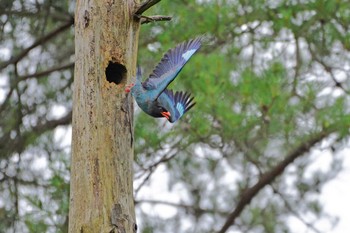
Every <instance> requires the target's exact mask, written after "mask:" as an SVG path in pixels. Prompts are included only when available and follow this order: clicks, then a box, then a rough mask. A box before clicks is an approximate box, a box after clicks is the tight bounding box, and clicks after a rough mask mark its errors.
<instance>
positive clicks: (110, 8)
mask: <svg viewBox="0 0 350 233" xmlns="http://www.w3.org/2000/svg"><path fill="white" fill-rule="evenodd" d="M137 4H139V2H138V1H134V0H126V1H122V0H104V1H98V0H90V1H82V0H78V1H77V5H76V13H75V59H76V61H75V73H74V75H75V78H74V90H73V91H74V96H73V123H72V124H73V138H72V160H71V186H70V188H71V189H70V211H69V232H70V233H76V232H84V233H87V232H92V233H95V232H126V233H129V232H135V229H136V221H135V212H134V201H133V186H132V183H133V173H132V163H133V135H132V134H133V125H132V122H133V106H132V103H133V102H132V100H131V98H129V97H128V96H127V95H126V94H125V92H124V89H125V85H126V83H127V82H131V81H129V80H131V77H132V76H134V75H135V67H136V55H137V44H138V33H139V26H140V22H137V21H134V17H133V10H134V9H135V6H136V5H137ZM109 64H117V65H116V66H115V67H114V68H115V69H114V68H113V67H112V68H113V69H112V70H110V69H108V70H107V71H106V69H107V67H108V65H109ZM116 67H117V68H116ZM111 71H112V72H111ZM107 73H108V76H109V78H108V80H107V77H106V75H107ZM116 80H117V81H116Z"/></svg>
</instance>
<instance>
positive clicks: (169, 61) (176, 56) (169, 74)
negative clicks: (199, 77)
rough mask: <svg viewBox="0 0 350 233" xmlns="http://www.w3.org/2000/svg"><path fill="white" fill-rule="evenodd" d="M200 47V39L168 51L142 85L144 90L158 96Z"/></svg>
mask: <svg viewBox="0 0 350 233" xmlns="http://www.w3.org/2000/svg"><path fill="white" fill-rule="evenodd" d="M200 47H201V38H200V37H198V38H196V39H192V40H190V41H188V42H183V43H181V44H179V45H177V46H176V47H175V48H173V49H170V50H169V51H168V52H167V53H166V54H165V55H164V56H163V58H162V60H161V61H160V62H159V64H158V65H157V66H156V68H155V69H154V70H153V72H152V74H151V75H150V76H149V78H148V79H146V80H145V81H144V82H143V83H142V85H143V87H144V88H145V89H146V90H155V91H157V92H158V93H159V94H160V93H162V92H163V90H164V89H165V88H166V87H167V86H168V85H169V84H170V83H171V82H172V81H173V80H174V79H175V78H176V76H177V75H178V73H179V72H180V71H181V69H182V68H183V66H184V65H185V64H186V63H187V61H188V60H189V59H190V58H191V57H192V55H193V54H194V53H195V52H196V51H197V50H198V49H199V48H200ZM159 94H158V95H159Z"/></svg>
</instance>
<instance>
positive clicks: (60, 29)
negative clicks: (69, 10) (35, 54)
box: [0, 19, 74, 70]
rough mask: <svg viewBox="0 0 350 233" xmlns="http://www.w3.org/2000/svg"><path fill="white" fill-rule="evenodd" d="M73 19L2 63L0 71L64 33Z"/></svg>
mask: <svg viewBox="0 0 350 233" xmlns="http://www.w3.org/2000/svg"><path fill="white" fill-rule="evenodd" d="M73 23H74V22H73V19H72V20H70V21H68V22H67V23H65V24H63V25H61V26H60V27H59V28H57V29H55V30H54V31H52V32H50V33H48V34H47V35H45V36H43V37H41V38H39V39H38V40H36V41H35V42H34V43H33V44H32V45H31V46H29V47H28V48H26V49H24V50H22V52H21V53H20V54H18V55H17V56H14V57H12V58H11V59H10V60H8V61H6V62H3V63H2V64H0V70H1V69H3V68H5V67H7V66H8V65H10V64H15V63H17V62H18V61H20V60H21V59H22V58H24V57H25V56H26V55H27V54H28V53H29V52H30V50H32V49H34V48H35V47H37V46H39V45H41V44H43V43H45V42H47V41H49V40H50V39H52V38H54V37H55V36H56V35H57V34H59V33H61V32H63V31H65V30H66V29H68V28H69V27H70V26H72V25H73Z"/></svg>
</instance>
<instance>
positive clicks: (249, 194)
mask: <svg viewBox="0 0 350 233" xmlns="http://www.w3.org/2000/svg"><path fill="white" fill-rule="evenodd" d="M334 131H335V129H334V128H327V129H325V130H323V131H322V132H320V133H318V134H316V135H313V136H312V137H311V138H309V139H308V140H305V141H304V142H303V143H301V144H300V145H299V146H298V147H297V148H295V150H293V151H291V152H290V153H289V154H288V155H287V156H286V157H285V159H284V160H282V161H281V162H280V163H279V164H277V165H276V166H275V167H273V168H272V169H271V170H270V171H269V172H266V173H264V174H263V175H262V176H261V177H260V179H259V180H258V182H257V183H256V184H255V185H253V186H252V187H250V188H248V189H246V190H245V191H243V193H242V195H241V198H240V200H239V201H238V203H237V206H236V208H235V209H234V210H233V212H231V214H230V215H229V216H228V218H227V219H226V222H225V224H224V225H223V226H222V228H221V229H220V230H219V231H218V233H225V232H226V231H227V230H228V229H229V228H230V227H231V226H232V225H233V224H234V223H235V220H236V219H237V217H239V215H240V214H241V212H242V211H243V210H244V208H245V207H246V206H247V205H248V204H249V203H250V202H251V200H252V199H253V198H254V197H255V196H256V195H257V194H258V193H259V191H260V190H262V189H263V188H264V187H265V186H266V185H268V184H270V183H272V182H273V181H274V180H275V178H276V177H277V176H279V175H281V174H282V173H283V171H284V170H285V169H286V167H287V166H288V165H289V164H291V163H293V162H294V160H295V159H297V158H298V157H300V156H302V155H303V154H304V153H306V152H308V151H309V150H310V149H311V148H312V147H313V146H314V145H315V144H316V143H318V142H320V141H322V140H323V139H324V138H326V137H327V136H328V135H329V134H331V133H333V132H334Z"/></svg>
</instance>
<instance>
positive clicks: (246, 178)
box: [0, 0, 350, 233]
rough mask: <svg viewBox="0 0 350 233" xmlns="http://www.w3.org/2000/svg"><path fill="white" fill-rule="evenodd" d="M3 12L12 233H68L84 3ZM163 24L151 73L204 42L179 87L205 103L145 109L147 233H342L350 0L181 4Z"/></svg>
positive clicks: (22, 0) (17, 5) (4, 207)
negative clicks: (330, 197) (153, 113)
mask: <svg viewBox="0 0 350 233" xmlns="http://www.w3.org/2000/svg"><path fill="white" fill-rule="evenodd" d="M1 5H2V7H1V9H0V15H1V16H0V29H1V30H0V32H1V33H0V43H1V46H0V69H1V73H0V88H1V89H0V100H1V102H0V103H1V106H0V119H1V120H0V182H1V183H0V193H1V194H0V232H67V224H68V217H67V214H68V209H69V206H68V204H69V158H70V137H71V134H70V131H71V126H70V124H71V109H72V100H71V97H72V89H71V87H72V82H73V68H74V27H73V14H74V5H75V3H74V2H70V1H51V0H41V1H39V0H36V1H34V0H33V1H31V0H15V1H13V0H2V1H1ZM153 14H155V15H157V14H164V15H170V16H173V19H172V21H170V22H155V23H150V24H146V25H142V30H141V34H140V42H139V64H141V66H142V68H143V70H144V74H148V73H150V72H151V71H152V69H153V67H154V66H155V64H157V62H158V61H159V60H160V59H161V57H162V54H163V53H164V52H165V51H166V50H168V49H169V48H172V47H174V46H175V45H176V44H177V43H180V42H182V41H185V40H188V39H190V38H194V37H196V36H204V38H205V41H204V45H203V47H202V49H201V50H200V52H198V53H197V54H196V55H195V56H194V57H193V58H192V59H191V61H190V62H189V63H188V65H186V67H185V68H184V69H183V71H182V72H181V74H180V75H179V77H178V78H177V80H176V82H174V83H173V84H171V88H173V89H176V90H187V91H190V92H191V93H193V95H194V96H195V101H196V102H197V104H196V106H195V107H194V108H193V109H192V110H191V111H190V112H189V113H188V114H186V116H185V117H184V118H182V119H181V120H180V121H179V122H178V123H176V124H173V125H171V124H169V123H166V122H165V121H164V120H159V119H152V118H150V117H149V116H147V115H145V114H143V113H141V112H140V110H139V109H136V119H135V122H136V125H135V138H136V143H135V166H134V167H135V201H136V207H137V217H138V224H139V231H140V232H144V233H148V232H214V231H219V232H300V231H299V229H300V228H298V227H301V228H307V229H308V230H309V231H310V232H329V231H332V227H333V226H335V224H336V223H337V216H334V215H330V214H329V213H327V212H326V211H325V209H324V202H323V199H320V193H321V192H322V190H323V187H324V185H325V184H326V183H327V182H329V181H331V180H335V179H337V176H338V175H339V174H340V172H346V171H347V170H346V167H344V166H343V161H344V159H345V158H346V154H347V153H346V152H349V124H350V117H349V103H350V102H349V84H350V83H349V74H350V63H349V60H350V53H349V49H350V33H349V31H350V30H349V25H350V3H349V1H347V0H335V1H326V0H320V1H311V0H300V1H287V0H280V1H261V0H255V1H245V0H231V1H229V0H227V1H224V0H222V1H220V0H216V1H214V0H213V1H193V0H191V1H183V0H176V1H162V2H160V3H158V4H157V5H155V6H154V7H153V8H152V9H151V10H149V11H147V15H153ZM293 154H294V155H295V158H296V159H295V160H292V161H290V163H288V165H289V166H288V167H287V168H285V169H282V170H281V171H280V173H282V175H280V176H277V175H276V174H274V173H273V171H276V169H277V168H278V166H279V165H280V164H282V163H283V161H284V160H285V159H286V158H289V157H290V156H291V155H293ZM321 160H322V161H323V162H321ZM271 172H272V176H270V179H271V180H269V182H267V183H266V184H264V185H263V187H261V191H260V192H257V193H256V194H254V195H253V199H252V200H251V201H248V200H246V199H245V198H247V197H248V196H249V195H248V194H249V193H247V192H246V190H250V188H251V187H254V186H255V185H256V184H257V183H259V182H261V181H262V180H264V179H266V178H268V177H269V176H268V174H270V173H271ZM239 203H243V204H244V208H243V210H242V212H239V213H238V214H237V215H236V216H234V225H233V226H232V227H231V228H230V230H232V231H229V230H225V229H224V228H223V226H224V223H225V222H228V223H229V222H230V216H231V215H230V214H231V213H232V212H233V211H234V210H235V209H236V210H237V207H238V206H239V205H238V204H239ZM231 220H232V219H231ZM231 223H233V222H231ZM293 224H296V225H297V226H298V227H296V225H293Z"/></svg>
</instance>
